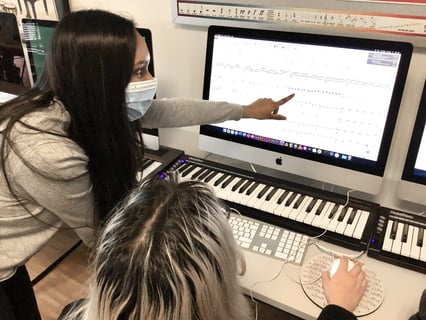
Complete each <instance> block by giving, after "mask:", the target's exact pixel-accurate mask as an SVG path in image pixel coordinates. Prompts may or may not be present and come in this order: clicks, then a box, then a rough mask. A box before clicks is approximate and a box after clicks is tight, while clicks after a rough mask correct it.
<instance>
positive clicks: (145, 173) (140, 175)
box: [136, 161, 161, 181]
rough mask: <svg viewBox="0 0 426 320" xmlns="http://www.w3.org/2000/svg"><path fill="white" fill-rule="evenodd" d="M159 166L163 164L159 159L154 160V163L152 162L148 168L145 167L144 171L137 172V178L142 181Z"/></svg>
mask: <svg viewBox="0 0 426 320" xmlns="http://www.w3.org/2000/svg"><path fill="white" fill-rule="evenodd" d="M159 166H161V162H159V161H154V162H153V163H151V164H150V165H149V166H148V167H147V168H145V169H143V171H142V173H141V172H140V171H139V172H138V173H137V174H136V180H137V181H141V180H142V179H145V178H146V177H148V176H149V175H150V174H151V173H152V172H154V171H155V169H157V168H158V167H159Z"/></svg>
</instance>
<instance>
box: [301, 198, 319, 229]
mask: <svg viewBox="0 0 426 320" xmlns="http://www.w3.org/2000/svg"><path fill="white" fill-rule="evenodd" d="M315 200H316V201H315V202H314V203H315V204H314V206H313V207H312V209H311V210H310V211H308V210H309V208H307V213H308V214H307V215H306V217H305V220H304V221H303V222H304V223H306V224H309V225H313V223H312V221H313V220H314V218H315V217H316V216H317V215H316V214H315V212H316V211H317V209H318V207H319V206H320V205H321V203H322V202H323V201H321V200H319V199H315ZM311 203H312V202H311ZM309 206H310V205H309Z"/></svg>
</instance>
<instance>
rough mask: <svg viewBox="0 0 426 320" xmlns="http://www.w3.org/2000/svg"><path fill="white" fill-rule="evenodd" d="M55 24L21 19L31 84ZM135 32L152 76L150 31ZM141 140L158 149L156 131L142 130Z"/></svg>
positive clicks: (34, 80)
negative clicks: (147, 54)
mask: <svg viewBox="0 0 426 320" xmlns="http://www.w3.org/2000/svg"><path fill="white" fill-rule="evenodd" d="M57 23H58V22H57V21H50V20H41V19H27V18H24V19H22V28H23V33H24V42H25V45H26V48H27V51H28V58H29V61H30V68H31V75H32V83H33V84H34V83H35V82H36V81H37V79H38V77H39V76H40V74H41V72H42V69H43V63H44V60H45V56H46V51H47V49H48V46H49V42H50V39H51V37H52V35H53V32H54V30H55V27H56V25H57ZM136 30H137V31H138V32H139V34H140V35H141V36H142V37H144V38H145V42H146V44H147V46H148V49H149V51H150V53H151V63H150V65H149V66H148V69H149V71H150V73H151V74H152V75H154V53H153V46H152V34H151V31H150V30H149V29H146V28H137V29H136ZM143 140H144V144H145V146H146V147H147V148H148V149H151V150H158V149H159V147H160V142H159V134H158V130H157V129H145V128H144V129H143Z"/></svg>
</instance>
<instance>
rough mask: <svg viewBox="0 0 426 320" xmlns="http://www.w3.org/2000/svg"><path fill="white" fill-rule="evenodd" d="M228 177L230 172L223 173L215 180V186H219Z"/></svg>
mask: <svg viewBox="0 0 426 320" xmlns="http://www.w3.org/2000/svg"><path fill="white" fill-rule="evenodd" d="M226 177H229V175H228V174H226V173H224V174H222V176H220V177H219V178H218V179H216V180H215V181H214V183H213V185H214V186H215V187H218V186H219V184H221V183H222V182H223V181H224V180H225V179H226Z"/></svg>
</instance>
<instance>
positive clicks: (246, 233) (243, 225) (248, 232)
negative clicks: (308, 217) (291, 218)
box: [229, 212, 309, 265]
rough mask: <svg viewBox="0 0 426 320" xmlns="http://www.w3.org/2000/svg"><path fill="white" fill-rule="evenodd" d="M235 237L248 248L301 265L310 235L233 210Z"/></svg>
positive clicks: (232, 221) (231, 219)
mask: <svg viewBox="0 0 426 320" xmlns="http://www.w3.org/2000/svg"><path fill="white" fill-rule="evenodd" d="M229 223H230V224H231V227H232V231H233V234H234V238H235V240H236V241H237V243H238V245H239V246H240V247H241V248H243V249H246V250H249V251H252V252H256V253H258V254H262V255H265V256H268V257H271V258H275V259H280V260H283V261H288V262H291V263H294V264H299V265H301V264H302V262H303V259H304V258H305V252H306V247H307V242H308V239H309V237H308V236H307V235H304V234H301V233H297V232H294V231H290V230H286V229H284V228H280V227H277V226H274V225H272V224H268V223H265V222H262V221H259V220H255V219H252V218H249V217H246V216H243V215H239V214H237V213H234V212H232V213H231V214H230V217H229Z"/></svg>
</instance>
